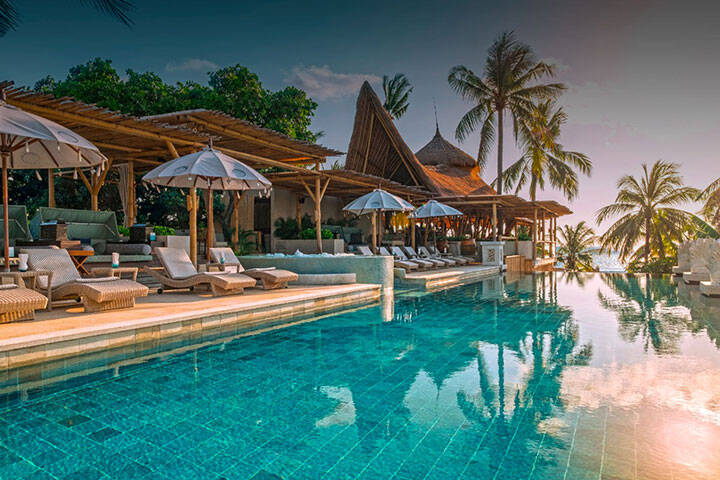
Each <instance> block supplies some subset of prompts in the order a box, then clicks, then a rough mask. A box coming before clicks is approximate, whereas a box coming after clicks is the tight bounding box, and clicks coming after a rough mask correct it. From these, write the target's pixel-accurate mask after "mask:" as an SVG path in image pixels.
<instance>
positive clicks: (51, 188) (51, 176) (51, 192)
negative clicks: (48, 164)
mask: <svg viewBox="0 0 720 480" xmlns="http://www.w3.org/2000/svg"><path fill="white" fill-rule="evenodd" d="M48 207H50V208H55V171H54V170H53V169H52V168H48Z"/></svg>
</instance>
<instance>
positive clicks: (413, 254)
mask: <svg viewBox="0 0 720 480" xmlns="http://www.w3.org/2000/svg"><path fill="white" fill-rule="evenodd" d="M404 248H405V251H406V252H407V253H408V255H410V256H411V257H419V256H420V255H418V254H417V252H416V251H415V249H414V248H413V247H409V246H405V247H404Z"/></svg>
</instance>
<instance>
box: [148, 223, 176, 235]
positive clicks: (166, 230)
mask: <svg viewBox="0 0 720 480" xmlns="http://www.w3.org/2000/svg"><path fill="white" fill-rule="evenodd" d="M153 232H155V235H175V229H174V228H172V227H165V226H162V225H155V226H154V227H153Z"/></svg>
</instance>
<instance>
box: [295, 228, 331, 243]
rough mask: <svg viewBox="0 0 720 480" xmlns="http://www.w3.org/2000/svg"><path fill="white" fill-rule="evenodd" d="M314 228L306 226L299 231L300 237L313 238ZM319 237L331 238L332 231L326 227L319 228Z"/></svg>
mask: <svg viewBox="0 0 720 480" xmlns="http://www.w3.org/2000/svg"><path fill="white" fill-rule="evenodd" d="M315 235H316V233H315V229H314V228H306V229H304V230H303V231H302V232H300V238H301V239H303V240H313V239H314V238H315ZM320 237H322V238H323V239H324V240H328V239H330V238H333V233H332V232H331V231H330V230H328V229H327V228H323V229H322V230H320Z"/></svg>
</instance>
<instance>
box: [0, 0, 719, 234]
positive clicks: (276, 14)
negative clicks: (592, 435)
mask: <svg viewBox="0 0 720 480" xmlns="http://www.w3.org/2000/svg"><path fill="white" fill-rule="evenodd" d="M229 3H230V2H221V1H206V2H201V3H198V2H186V1H175V2H172V3H168V2H159V1H152V2H150V1H148V2H140V1H138V2H136V4H137V8H136V10H135V11H134V12H133V13H132V18H133V19H134V21H135V25H134V26H133V27H131V28H127V27H125V26H123V25H122V24H119V23H117V22H115V21H113V20H111V19H108V18H106V17H103V16H102V15H100V14H98V13H96V12H95V11H94V10H92V9H87V8H82V7H80V2H49V1H38V2H18V7H19V9H20V13H21V15H22V23H21V25H20V26H19V28H18V31H16V32H11V33H9V34H8V35H7V36H5V37H4V38H2V39H0V44H1V45H2V48H1V49H0V61H1V62H2V75H0V77H2V78H3V79H10V80H14V81H15V82H16V83H17V84H19V85H32V84H33V83H34V82H35V81H36V80H38V79H39V78H41V77H43V76H45V75H47V74H50V75H53V76H55V77H56V78H62V77H64V76H65V75H66V73H67V70H68V68H69V67H70V66H73V65H76V64H78V63H84V62H86V61H87V60H89V59H91V58H93V57H103V58H109V59H112V60H113V63H114V65H115V67H116V68H117V69H118V70H124V69H126V68H132V69H134V70H138V71H146V70H150V71H154V72H156V73H159V74H160V75H161V76H162V77H163V78H165V79H166V80H168V81H184V80H197V81H204V80H205V79H206V78H207V77H206V72H207V71H209V70H214V69H216V68H218V67H221V66H226V65H233V64H237V63H239V64H242V65H245V66H247V67H248V68H250V69H251V70H253V71H255V72H257V73H258V74H259V76H260V78H261V80H262V81H263V83H264V85H265V86H266V87H268V88H271V89H278V88H282V87H283V86H284V85H287V84H293V85H295V86H297V87H299V88H303V89H305V90H306V91H307V92H308V93H309V94H310V96H311V97H312V98H313V99H315V100H316V101H317V102H318V103H319V108H318V110H317V113H316V116H315V119H314V121H313V129H314V130H316V131H323V132H324V136H323V137H322V138H321V140H320V143H323V144H325V145H328V146H331V147H334V148H337V149H339V150H343V151H345V150H347V146H348V143H349V139H350V134H351V131H352V124H353V115H354V107H355V98H356V95H357V92H358V89H359V87H360V84H361V83H362V81H363V80H365V79H367V80H369V81H370V82H371V83H372V84H373V86H374V87H375V89H376V91H378V92H380V78H381V77H382V75H384V74H395V73H397V72H403V73H405V74H406V75H407V76H408V78H409V79H410V82H411V83H412V84H413V86H414V88H415V90H414V92H413V94H412V96H411V98H410V108H409V110H408V112H407V113H406V115H405V117H403V118H402V119H401V120H400V121H399V122H398V127H399V130H400V132H401V134H402V135H403V136H404V138H405V140H406V141H407V143H408V144H409V145H410V147H411V148H412V149H413V150H418V149H419V148H420V147H422V146H423V145H424V144H425V143H426V142H427V141H429V140H430V138H431V137H432V135H433V133H434V128H435V126H434V118H433V101H435V103H436V104H437V109H438V116H439V123H440V129H441V131H442V133H443V135H444V136H445V137H446V138H447V139H448V140H451V141H453V142H455V143H457V144H458V145H459V146H460V147H461V148H463V149H464V150H466V151H467V152H468V153H470V154H471V155H473V156H475V155H476V154H477V140H476V139H471V140H468V141H466V142H465V143H458V142H457V141H456V140H455V138H454V129H455V126H456V125H457V121H458V120H459V118H460V116H461V115H462V114H463V113H464V111H465V110H466V109H467V108H468V105H466V104H464V103H463V101H462V100H461V99H460V98H459V97H458V96H457V95H456V94H455V93H453V92H452V91H451V90H450V89H449V87H448V84H447V75H448V70H449V69H450V68H451V67H452V66H454V65H457V64H464V65H466V66H468V67H470V68H472V69H474V70H476V71H480V70H481V69H482V66H483V63H484V58H485V54H486V50H487V48H488V46H489V45H490V43H491V42H492V40H493V39H494V38H495V37H496V36H497V35H498V34H499V33H500V32H502V31H503V30H515V32H516V34H517V36H518V37H519V39H520V40H522V41H524V42H526V43H529V44H530V45H531V46H532V47H533V48H534V49H535V51H536V53H537V54H538V56H539V57H540V58H543V59H546V60H549V61H552V62H554V63H555V64H556V65H557V66H558V71H559V79H560V80H562V81H564V82H566V83H567V84H568V86H569V89H568V91H567V93H566V94H565V95H564V96H563V97H562V99H561V103H562V104H563V105H565V107H566V111H567V113H568V115H569V122H568V125H567V127H566V129H565V131H564V132H563V143H564V145H565V146H566V148H569V149H573V150H579V151H582V152H584V153H586V154H588V155H589V156H590V158H591V159H592V161H593V163H594V171H593V175H592V178H591V179H583V180H582V183H581V187H580V198H578V199H576V200H575V201H573V202H572V203H571V204H570V206H571V208H572V209H573V210H574V211H575V212H576V213H575V215H573V216H570V217H566V218H564V219H563V220H565V221H566V222H575V221H578V220H581V219H585V220H593V223H594V212H595V211H596V209H597V208H598V207H600V206H602V205H604V204H607V203H609V202H611V201H612V200H613V198H614V195H615V190H616V189H615V182H616V180H617V179H618V178H619V176H620V175H622V174H625V173H633V174H636V173H638V172H639V170H640V164H641V163H642V162H648V163H652V162H654V161H655V160H658V159H664V160H668V161H673V162H678V163H681V164H682V172H683V174H684V175H685V178H686V180H687V182H688V183H690V184H692V185H694V186H697V187H705V186H706V185H707V184H708V183H709V182H710V181H711V180H712V179H714V178H715V177H716V176H717V175H718V165H720V162H719V161H718V160H719V159H718V154H717V151H718V148H717V146H716V144H715V141H717V137H718V134H719V133H720V119H719V117H720V116H719V115H718V111H720V95H718V79H719V78H720V61H719V60H720V54H719V53H718V52H720V29H719V28H718V27H717V25H718V24H720V7H717V6H713V4H712V3H710V2H692V1H684V2H674V1H632V2H630V1H603V2H592V4H591V2H577V1H556V2H537V1H525V2H477V1H473V2H450V1H446V2H429V1H414V2H399V1H396V2H388V1H373V2H352V3H351V2H328V1H314V2H291V1H286V2H277V1H270V2H253V3H249V2H248V5H244V4H242V3H241V2H232V5H228V4H229ZM61 4H62V5H61ZM68 5H69V6H68ZM190 12H191V13H190ZM507 151H508V154H507V155H506V158H507V162H508V164H509V163H510V161H512V160H515V159H516V158H517V153H516V152H515V151H514V149H513V148H512V145H511V142H510V141H509V142H508V144H507ZM491 155H492V157H491V158H494V153H493V154H491ZM491 161H492V160H491ZM489 165H490V166H492V168H491V169H489V171H488V174H487V175H486V180H488V181H490V180H492V179H493V178H494V173H491V172H494V170H495V167H494V164H492V163H491V164H489ZM539 197H540V198H553V199H558V200H562V198H561V196H560V195H559V194H557V193H555V192H552V191H548V192H545V193H543V194H540V195H539Z"/></svg>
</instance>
